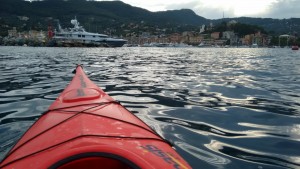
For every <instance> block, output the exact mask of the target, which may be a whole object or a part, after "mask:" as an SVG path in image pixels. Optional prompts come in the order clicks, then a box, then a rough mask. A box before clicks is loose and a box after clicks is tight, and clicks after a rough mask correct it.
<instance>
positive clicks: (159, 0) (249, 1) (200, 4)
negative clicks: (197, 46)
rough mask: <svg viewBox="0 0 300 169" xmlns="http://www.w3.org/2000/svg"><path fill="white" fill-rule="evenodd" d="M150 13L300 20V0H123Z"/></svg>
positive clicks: (218, 17)
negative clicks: (190, 12) (185, 12)
mask: <svg viewBox="0 0 300 169" xmlns="http://www.w3.org/2000/svg"><path fill="white" fill-rule="evenodd" d="M122 1H123V2H125V3H127V4H130V5H132V6H137V7H141V8H144V9H147V10H150V11H165V10H173V9H182V8H187V9H192V10H193V11H195V12H196V13H197V14H198V15H200V16H203V17H205V18H207V19H220V18H222V17H223V13H224V17H229V18H233V17H240V16H248V17H262V18H268V17H270V18H278V19H283V18H291V17H293V18H300V0H122Z"/></svg>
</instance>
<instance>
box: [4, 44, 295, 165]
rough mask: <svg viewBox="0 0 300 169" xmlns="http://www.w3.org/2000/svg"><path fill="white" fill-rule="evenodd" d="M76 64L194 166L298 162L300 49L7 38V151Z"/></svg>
mask: <svg viewBox="0 0 300 169" xmlns="http://www.w3.org/2000/svg"><path fill="white" fill-rule="evenodd" d="M76 64H82V65H83V66H84V68H85V71H86V72H87V75H88V76H89V77H90V79H91V80H93V81H94V82H95V83H96V84H97V85H98V86H100V87H101V88H102V89H104V91H106V92H107V93H108V94H109V95H111V96H112V97H113V98H115V99H118V100H120V101H121V102H122V103H123V105H125V106H126V107H127V108H128V109H129V110H131V111H133V112H136V113H137V116H139V117H140V118H141V119H143V120H144V121H145V122H146V123H147V124H149V125H150V126H152V127H153V128H155V129H156V131H157V132H158V133H160V134H161V135H162V136H163V137H165V138H166V139H168V140H170V141H171V142H173V143H174V144H175V146H176V149H177V151H178V152H179V153H180V154H181V155H182V156H183V157H184V158H185V159H186V160H187V161H188V162H189V163H190V165H191V166H192V167H193V168H195V169H202V168H203V169H210V168H228V169H235V168H236V169H239V168H242V169H248V168H249V169H267V168H268V169H273V168H275V169H276V168H300V51H292V50H290V49H217V48H214V49H204V48H112V49H111V48H110V49H109V48H31V47H0V159H1V158H3V156H4V155H5V153H6V152H7V151H8V150H9V149H10V148H11V147H12V146H13V144H14V143H15V141H16V140H17V139H18V138H19V137H20V136H21V135H22V134H23V133H24V132H25V131H26V130H27V129H28V127H30V125H31V124H32V123H33V122H34V121H35V120H37V118H38V117H39V116H40V115H41V114H42V113H43V112H44V111H45V110H47V108H48V106H49V105H50V104H51V103H52V102H53V101H54V100H55V98H56V97H57V96H58V95H59V93H60V92H62V90H63V89H64V88H65V87H66V85H67V84H68V83H69V82H70V80H71V79H72V77H73V74H72V73H71V72H72V70H73V69H74V68H75V65H76Z"/></svg>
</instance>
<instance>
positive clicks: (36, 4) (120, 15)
mask: <svg viewBox="0 0 300 169" xmlns="http://www.w3.org/2000/svg"><path fill="white" fill-rule="evenodd" d="M75 16H76V17H77V19H78V20H79V22H80V23H81V24H82V25H83V26H84V27H85V28H86V29H87V30H88V31H92V32H105V31H106V32H107V31H113V33H115V34H119V35H121V34H122V35H123V34H125V33H128V32H130V31H135V32H138V33H140V32H142V31H151V32H157V33H158V32H160V31H161V32H163V33H172V32H181V31H184V30H186V31H189V30H194V31H197V30H199V27H200V26H201V25H202V24H206V25H208V24H209V23H211V22H212V23H214V24H218V23H221V22H223V21H229V20H233V19H234V20H236V21H238V22H241V23H247V24H253V25H259V26H262V27H263V28H265V29H266V30H267V31H273V32H274V33H288V32H289V31H290V30H300V19H296V18H295V19H285V20H279V19H270V18H268V19H263V18H244V17H242V18H226V19H218V20H209V19H206V18H204V17H201V16H198V15H197V14H195V12H194V11H192V10H190V9H181V10H169V11H162V12H150V11H148V10H145V9H142V8H138V7H133V6H131V5H128V4H125V3H123V2H122V1H91V0H90V1H86V0H43V1H32V2H29V1H24V0H1V5H0V25H1V26H0V36H4V35H6V34H7V29H11V28H12V27H17V29H18V30H19V31H21V30H30V29H35V30H47V26H48V25H53V26H54V25H56V21H58V20H59V22H60V23H61V25H62V26H63V27H70V26H71V24H70V20H71V19H73V18H74V17H75ZM289 25H292V27H290V26H289Z"/></svg>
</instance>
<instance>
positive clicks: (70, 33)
mask: <svg viewBox="0 0 300 169" xmlns="http://www.w3.org/2000/svg"><path fill="white" fill-rule="evenodd" d="M71 23H72V24H73V25H74V27H73V28H67V29H63V28H62V27H61V26H60V24H58V31H56V30H55V32H54V36H53V37H52V38H53V39H54V40H55V41H56V42H57V43H62V44H69V45H74V44H75V45H76V44H77V45H94V46H107V47H121V46H123V45H124V44H125V43H126V42H127V40H124V39H118V38H112V37H109V36H108V35H105V34H99V33H91V32H86V31H85V29H84V28H83V27H82V26H80V25H79V22H78V21H77V19H76V17H75V19H72V20H71Z"/></svg>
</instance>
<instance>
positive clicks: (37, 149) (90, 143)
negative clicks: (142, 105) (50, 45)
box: [0, 66, 190, 169]
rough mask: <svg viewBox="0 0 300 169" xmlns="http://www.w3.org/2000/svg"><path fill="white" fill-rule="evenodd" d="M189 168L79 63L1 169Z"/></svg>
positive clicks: (167, 145)
mask: <svg viewBox="0 0 300 169" xmlns="http://www.w3.org/2000/svg"><path fill="white" fill-rule="evenodd" d="M24 166H26V167H25V168H60V169H69V168H75V169H76V168H115V169H135V168H157V169H162V168H166V169H167V168H176V169H177V168H178V169H179V168H190V167H189V165H188V164H187V162H185V161H184V160H183V159H182V158H181V157H180V156H179V155H178V154H177V153H176V152H175V150H174V149H173V148H172V147H171V146H170V145H169V143H168V142H167V141H166V140H164V139H163V138H162V137H161V136H159V135H158V134H157V133H156V132H154V131H153V130H152V129H151V128H150V127H149V126H148V125H146V124H145V123H144V122H142V121H141V120H140V119H138V118H137V117H136V116H135V115H134V114H132V113H131V112H129V111H128V110H127V109H126V108H124V107H123V106H122V105H121V104H120V103H119V102H117V101H115V100H114V99H113V98H112V97H110V96H109V95H107V94H106V93H105V92H104V91H103V90H101V89H100V88H99V87H97V86H96V85H95V84H94V83H93V82H92V81H91V80H89V79H88V77H87V76H86V75H85V73H84V72H83V70H82V67H81V66H77V68H76V74H75V76H74V78H73V80H72V81H71V83H70V84H69V85H68V86H67V87H66V89H65V90H64V91H63V92H62V93H61V94H60V96H59V97H58V98H57V99H56V100H55V102H54V103H53V104H52V105H51V106H50V107H49V109H48V111H47V112H45V113H44V114H43V115H42V116H41V117H40V118H39V120H38V121H36V122H35V123H34V124H33V125H32V127H31V128H30V129H29V130H28V131H27V132H26V133H25V134H24V135H23V136H22V138H21V139H20V140H19V141H18V142H17V144H16V145H15V146H14V147H13V148H12V149H11V150H10V152H9V153H8V154H7V156H6V157H5V159H4V160H3V161H2V162H1V163H0V168H12V167H14V168H24Z"/></svg>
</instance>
